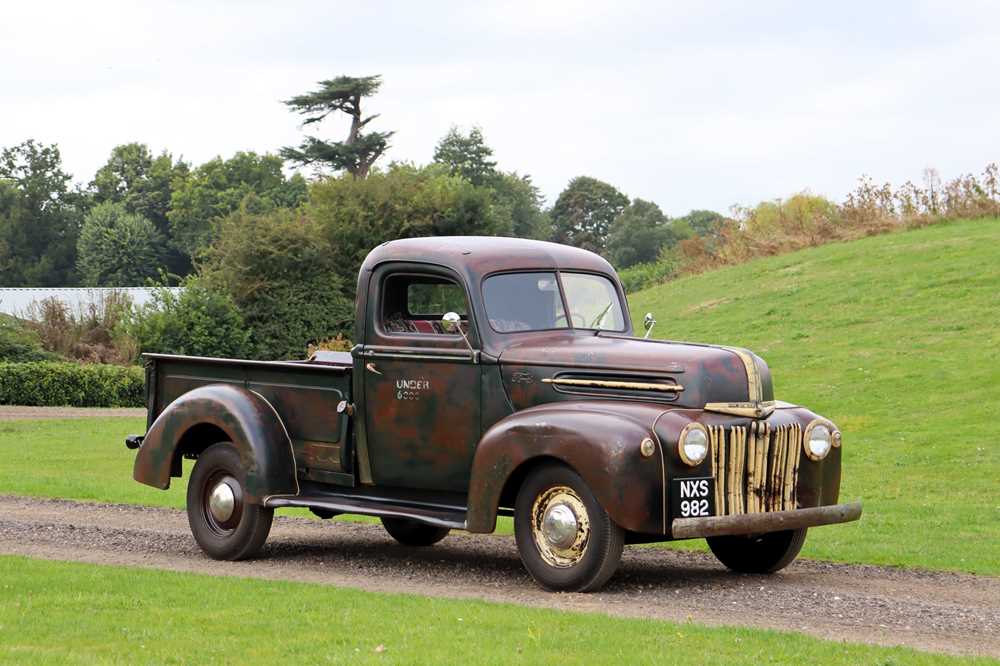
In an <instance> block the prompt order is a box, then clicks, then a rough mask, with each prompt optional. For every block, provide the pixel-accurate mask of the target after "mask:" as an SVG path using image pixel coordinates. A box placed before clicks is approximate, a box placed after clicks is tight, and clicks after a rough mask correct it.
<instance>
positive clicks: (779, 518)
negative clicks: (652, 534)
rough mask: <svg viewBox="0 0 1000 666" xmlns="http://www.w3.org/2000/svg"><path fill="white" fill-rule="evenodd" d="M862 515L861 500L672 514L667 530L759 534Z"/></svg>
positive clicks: (683, 535) (678, 534)
mask: <svg viewBox="0 0 1000 666" xmlns="http://www.w3.org/2000/svg"><path fill="white" fill-rule="evenodd" d="M860 517H861V502H851V503H850V504H832V505H829V506H817V507H812V508H809V509H793V510H791V511H771V512H767V513H743V514H738V515H730V516H707V517H704V518H675V519H674V521H673V522H672V523H671V524H670V532H671V534H672V536H673V537H674V538H675V539H692V538H695V537H714V536H727V535H734V534H760V533H763V532H779V531H781V530H797V529H801V528H803V527H817V526H819V525H835V524H837V523H849V522H851V521H852V520H857V519H858V518H860Z"/></svg>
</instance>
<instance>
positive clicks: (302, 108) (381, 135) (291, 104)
mask: <svg viewBox="0 0 1000 666" xmlns="http://www.w3.org/2000/svg"><path fill="white" fill-rule="evenodd" d="M319 85H320V88H319V89H318V90H313V91H312V92H307V93H305V94H302V95H297V96H295V97H293V98H291V99H288V100H285V102H284V103H285V105H286V106H288V108H290V109H291V110H293V111H294V112H296V113H298V114H300V115H302V116H305V117H306V119H305V121H304V122H303V123H302V124H303V125H311V124H313V123H318V122H320V121H322V120H323V119H325V118H326V117H327V116H329V115H330V114H331V113H334V112H336V111H340V112H342V113H346V114H347V115H349V116H350V117H351V129H350V131H349V132H348V134H347V139H346V140H345V141H332V142H331V141H323V140H321V139H317V138H316V137H312V136H307V137H306V138H305V140H304V141H303V142H302V143H301V144H299V147H298V148H295V147H292V146H287V147H285V148H282V149H281V156H282V157H283V158H285V159H286V160H289V161H292V162H296V163H298V164H300V165H303V166H305V165H309V164H318V165H326V166H328V167H330V168H331V169H334V170H336V171H340V170H344V171H347V172H348V173H349V174H351V175H352V176H354V177H355V178H366V177H367V176H368V172H369V171H370V170H371V167H372V165H373V164H374V163H375V160H377V159H378V158H379V157H381V155H382V154H383V153H384V152H385V151H386V149H388V147H389V137H391V136H392V135H393V132H368V133H365V132H362V130H363V129H364V127H365V126H366V125H367V124H368V123H370V122H371V121H373V120H375V119H376V118H378V116H379V114H377V113H376V114H374V115H371V116H368V117H367V118H365V117H364V116H363V115H362V113H361V98H362V97H371V96H372V95H374V94H375V93H377V92H378V89H379V87H381V85H382V78H381V77H380V76H378V75H376V76H362V77H352V76H338V77H337V78H335V79H331V80H328V81H320V82H319Z"/></svg>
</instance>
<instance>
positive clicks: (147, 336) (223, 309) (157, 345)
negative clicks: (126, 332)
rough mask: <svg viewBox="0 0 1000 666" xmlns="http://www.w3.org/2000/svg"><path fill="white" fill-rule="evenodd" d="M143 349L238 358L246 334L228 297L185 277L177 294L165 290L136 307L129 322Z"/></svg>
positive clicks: (247, 337)
mask: <svg viewBox="0 0 1000 666" xmlns="http://www.w3.org/2000/svg"><path fill="white" fill-rule="evenodd" d="M130 332H131V334H132V335H133V336H134V337H135V339H136V340H138V344H139V347H140V349H141V350H142V351H143V352H156V353H161V354H183V355H190V356H216V357H230V358H242V357H246V356H248V355H249V352H250V333H249V331H247V327H246V323H245V322H244V320H243V316H242V315H241V314H240V312H239V310H238V309H237V308H236V304H235V303H233V300H232V298H230V297H229V296H228V295H227V294H225V293H223V292H219V291H216V290H213V289H209V288H207V287H206V286H205V285H204V284H202V283H201V282H198V281H197V280H189V281H188V282H187V284H186V285H185V287H184V290H183V291H182V292H180V294H175V293H174V292H172V291H169V290H167V289H159V290H157V291H155V292H154V294H153V300H152V302H151V303H148V304H147V305H146V306H145V307H143V308H142V309H140V310H138V311H137V312H136V313H135V315H134V318H133V320H132V322H131V325H130Z"/></svg>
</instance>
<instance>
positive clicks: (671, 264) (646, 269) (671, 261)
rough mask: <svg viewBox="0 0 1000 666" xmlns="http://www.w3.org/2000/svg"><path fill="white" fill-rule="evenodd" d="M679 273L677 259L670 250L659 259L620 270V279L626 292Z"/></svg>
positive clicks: (652, 284)
mask: <svg viewBox="0 0 1000 666" xmlns="http://www.w3.org/2000/svg"><path fill="white" fill-rule="evenodd" d="M676 274H677V260H676V259H675V258H674V257H673V256H672V254H671V253H670V252H663V253H661V254H660V258H659V259H658V260H657V261H651V262H649V263H645V264H636V265H635V266H630V267H629V268H626V269H623V270H620V271H618V279H620V280H621V283H622V288H623V289H624V290H625V293H626V294H631V293H632V292H635V291H639V290H641V289H647V288H649V287H652V286H655V285H658V284H661V283H663V282H666V281H668V280H671V279H673V278H674V277H675V276H676Z"/></svg>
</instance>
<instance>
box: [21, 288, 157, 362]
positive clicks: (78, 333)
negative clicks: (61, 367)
mask: <svg viewBox="0 0 1000 666" xmlns="http://www.w3.org/2000/svg"><path fill="white" fill-rule="evenodd" d="M131 317H132V300H131V299H130V298H129V297H128V295H127V294H125V293H123V292H110V293H107V294H105V295H102V296H100V297H99V298H98V299H97V300H96V301H94V302H92V303H90V304H88V305H87V306H86V308H84V309H82V310H80V311H78V312H73V311H72V310H71V309H70V307H69V306H68V305H66V303H65V302H63V301H61V300H59V299H57V298H47V299H45V300H42V301H40V302H36V303H32V304H31V306H30V307H29V308H28V319H27V321H25V325H26V326H27V327H29V328H30V329H31V330H33V331H34V332H35V334H36V335H37V336H38V339H39V340H40V341H41V345H42V347H43V348H44V349H45V350H46V351H48V352H51V353H52V354H55V355H57V356H60V357H63V358H68V359H72V360H76V361H85V362H87V363H117V364H122V365H128V364H130V363H132V362H134V361H135V359H136V356H137V355H138V345H137V344H136V342H135V340H134V339H132V337H130V335H129V334H128V332H127V324H128V322H129V320H130V319H131Z"/></svg>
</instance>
